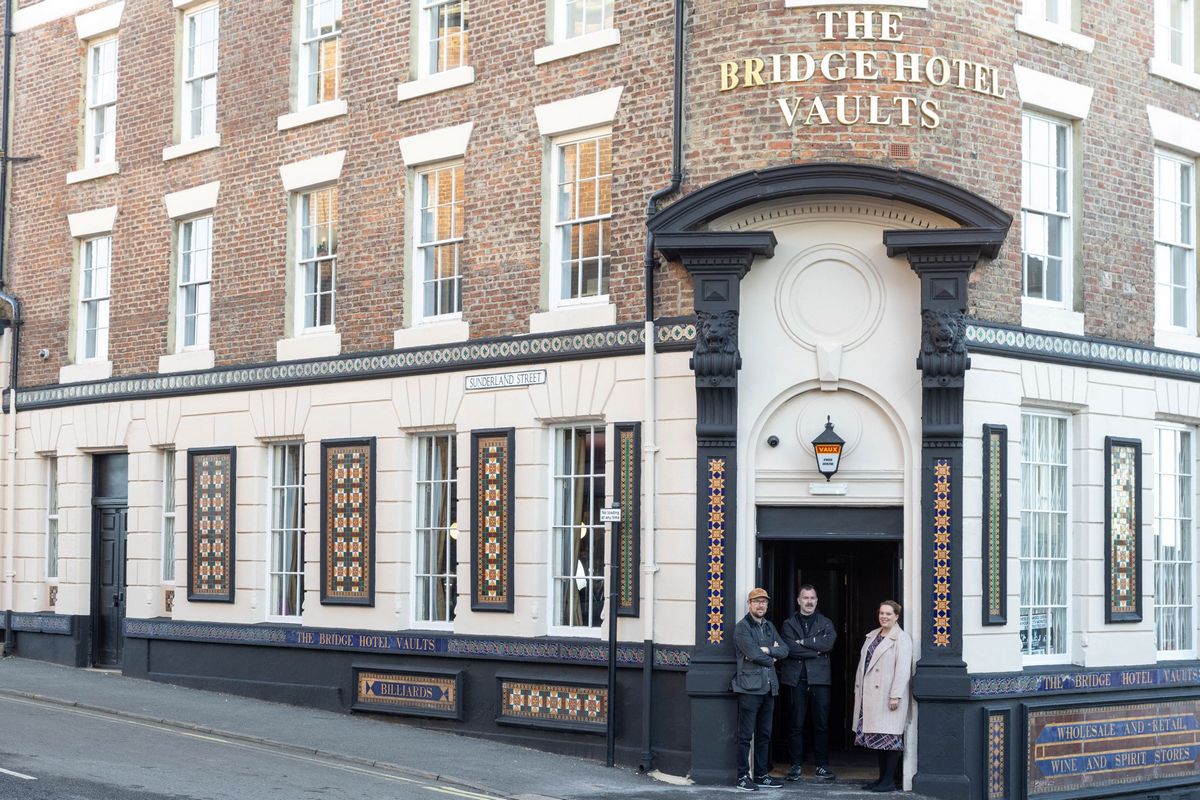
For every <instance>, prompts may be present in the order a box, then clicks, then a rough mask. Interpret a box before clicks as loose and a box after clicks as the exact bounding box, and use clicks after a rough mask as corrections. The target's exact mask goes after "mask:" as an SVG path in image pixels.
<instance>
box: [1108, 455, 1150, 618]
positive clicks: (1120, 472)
mask: <svg viewBox="0 0 1200 800" xmlns="http://www.w3.org/2000/svg"><path fill="white" fill-rule="evenodd" d="M1104 450H1105V464H1106V467H1105V481H1104V482H1105V487H1104V488H1105V492H1104V506H1105V512H1106V513H1105V515H1104V527H1105V539H1106V541H1105V549H1106V552H1105V557H1106V560H1107V561H1108V570H1107V573H1108V586H1107V590H1108V603H1107V604H1106V610H1107V617H1108V619H1107V621H1108V622H1138V621H1140V620H1141V618H1142V603H1141V581H1140V579H1139V578H1140V574H1141V569H1140V566H1139V565H1140V562H1141V557H1142V555H1141V548H1140V547H1139V546H1138V543H1139V541H1140V535H1139V532H1140V530H1141V519H1142V514H1141V500H1142V498H1141V484H1142V482H1141V460H1142V443H1141V442H1139V441H1137V440H1133V439H1115V438H1112V437H1108V438H1106V439H1105V440H1104Z"/></svg>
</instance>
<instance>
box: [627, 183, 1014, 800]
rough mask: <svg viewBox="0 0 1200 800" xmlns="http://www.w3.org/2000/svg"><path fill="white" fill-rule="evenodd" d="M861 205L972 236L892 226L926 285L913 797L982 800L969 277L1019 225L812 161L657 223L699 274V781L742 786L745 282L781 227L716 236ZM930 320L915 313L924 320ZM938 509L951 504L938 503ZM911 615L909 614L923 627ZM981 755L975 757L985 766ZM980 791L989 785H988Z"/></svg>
mask: <svg viewBox="0 0 1200 800" xmlns="http://www.w3.org/2000/svg"><path fill="white" fill-rule="evenodd" d="M831 194H837V195H859V196H866V197H872V198H880V199H885V200H891V201H896V202H903V203H908V204H912V205H916V206H920V207H922V208H925V209H928V210H930V211H933V212H935V213H938V214H940V215H942V216H944V217H947V218H949V219H951V220H953V221H954V222H956V223H957V224H958V225H960V226H961V227H958V228H941V229H930V230H918V231H887V232H885V233H884V237H883V238H884V244H885V245H886V247H887V253H888V255H889V256H897V255H904V256H906V257H907V258H908V261H909V264H910V265H911V267H912V269H913V271H914V272H916V273H917V275H918V276H919V278H920V280H921V295H920V296H921V308H920V309H919V310H920V313H921V316H922V334H921V341H920V342H917V343H914V344H916V345H917V346H918V347H919V350H918V352H919V355H918V358H917V368H918V369H920V370H921V373H922V394H923V398H922V454H921V478H920V486H921V507H922V511H921V528H920V532H919V535H920V537H921V548H922V551H921V552H922V576H921V598H922V602H921V604H920V605H921V607H920V609H918V614H919V617H915V618H916V619H918V620H919V621H917V622H914V623H912V625H920V626H921V639H922V642H923V647H922V656H921V660H920V662H919V663H918V665H917V676H916V679H915V681H914V684H913V686H914V694H915V696H916V698H917V699H918V700H919V701H921V713H920V715H919V723H918V724H919V738H920V740H921V741H937V742H938V743H939V744H938V747H937V748H936V749H929V748H927V749H926V750H923V751H922V752H921V754H920V758H919V766H918V770H919V771H918V774H917V775H916V777H915V779H914V784H915V786H914V788H916V789H917V790H918V791H921V792H923V793H926V794H930V795H933V796H938V797H945V798H965V797H972V796H974V795H973V794H972V791H971V785H972V783H973V782H972V781H971V780H970V777H969V776H970V775H971V774H974V773H976V772H978V769H979V765H977V764H974V763H973V761H972V763H968V760H969V759H971V758H972V756H971V755H970V754H972V753H975V752H977V748H972V747H970V746H968V745H969V744H970V743H971V742H972V741H977V740H978V735H979V731H978V730H977V728H978V727H979V720H978V719H976V718H975V716H972V715H970V714H969V713H968V709H969V705H968V703H969V699H970V682H969V679H968V676H967V670H966V664H965V663H964V662H963V660H962V607H961V602H960V592H961V590H960V587H961V576H962V548H961V539H962V531H961V526H962V506H961V502H960V499H961V496H962V442H963V427H962V419H963V381H964V374H965V372H966V370H967V369H968V368H969V366H970V360H969V358H968V357H967V348H966V339H965V312H966V308H967V278H968V276H969V274H970V272H971V270H972V269H974V267H975V265H976V263H977V262H978V261H979V259H980V258H993V257H995V256H996V254H997V253H998V252H999V250H1000V247H1001V245H1002V244H1003V243H1004V239H1005V236H1006V235H1007V233H1008V229H1009V226H1010V225H1011V223H1012V218H1011V217H1010V216H1009V215H1008V214H1006V213H1005V212H1003V211H1001V210H1000V209H999V208H997V207H996V206H994V205H992V204H991V203H989V202H987V201H986V200H984V199H982V198H980V197H978V196H977V195H974V194H972V193H970V192H967V191H965V190H963V189H961V188H959V187H957V186H954V185H952V184H950V183H947V182H945V181H942V180H939V179H937V178H932V177H929V176H925V175H921V174H918V173H915V172H908V171H903V170H893V169H886V168H882V167H876V166H869V165H855V164H823V163H821V164H805V165H793V166H787V167H779V168H776V169H770V170H763V171H760V172H751V173H744V174H741V175H737V176H734V177H731V178H728V179H726V180H723V181H720V182H718V183H715V184H712V185H710V186H708V187H705V188H703V189H701V190H699V191H696V192H694V193H692V194H690V195H688V196H687V197H685V198H683V199H682V200H680V201H679V202H677V203H675V204H674V205H672V206H671V207H669V208H667V209H665V210H664V211H662V212H660V213H659V214H657V215H656V216H655V217H654V218H653V219H652V220H651V223H650V228H651V231H652V233H653V234H654V236H655V241H656V245H657V248H658V250H659V251H660V252H661V253H662V254H663V255H664V256H666V257H667V258H669V259H671V260H672V261H677V262H679V263H681V264H682V265H683V266H684V267H685V268H686V269H687V270H688V272H689V273H690V274H691V275H692V279H693V282H694V295H695V309H696V315H697V322H698V325H697V337H696V349H695V354H694V357H693V359H692V368H693V370H694V371H695V376H696V377H695V380H696V438H697V452H696V469H697V476H696V478H697V480H696V491H697V509H696V510H697V515H696V519H697V525H696V537H697V538H696V553H697V563H696V598H697V599H696V608H697V613H696V632H695V636H696V646H695V651H694V654H693V657H692V662H691V666H690V668H689V671H688V676H687V691H688V695H689V697H690V698H691V704H692V772H691V776H692V778H693V779H694V780H696V781H698V782H701V783H727V782H732V781H733V779H734V776H735V772H736V770H735V765H734V753H733V751H732V748H731V747H730V746H729V742H730V741H732V738H733V733H734V730H735V726H736V703H735V702H734V699H733V695H732V693H731V692H730V691H729V682H730V679H731V678H732V676H733V673H734V668H735V657H734V650H733V642H732V629H733V625H734V624H735V623H736V621H737V619H738V617H739V616H740V614H739V611H740V609H741V603H740V598H738V597H737V596H736V593H735V592H734V591H733V589H734V587H733V575H734V572H733V570H732V568H731V567H732V565H733V564H735V563H736V561H735V558H736V556H737V530H738V519H737V497H736V484H737V382H738V370H739V369H740V368H741V356H740V351H739V344H738V315H739V313H740V294H739V289H738V284H739V282H740V281H741V279H742V278H743V277H744V276H745V274H746V273H747V272H748V271H749V270H750V268H751V266H752V264H753V261H754V259H755V258H756V257H759V256H765V257H767V258H770V257H771V256H772V255H773V254H774V249H775V244H776V239H775V236H774V234H773V233H771V232H770V231H759V232H752V233H748V232H722V231H712V230H708V229H707V228H708V225H709V224H710V223H711V222H713V221H714V220H716V219H718V218H720V217H723V216H725V215H728V214H731V213H733V212H736V211H738V210H739V209H743V208H746V207H748V206H751V205H755V204H759V203H764V202H769V201H778V200H787V199H793V200H802V199H805V198H808V197H812V196H817V195H831ZM915 311H917V309H914V312H915ZM935 501H938V502H935ZM912 618H913V617H910V619H912ZM976 760H977V759H976ZM975 785H978V783H977V782H975Z"/></svg>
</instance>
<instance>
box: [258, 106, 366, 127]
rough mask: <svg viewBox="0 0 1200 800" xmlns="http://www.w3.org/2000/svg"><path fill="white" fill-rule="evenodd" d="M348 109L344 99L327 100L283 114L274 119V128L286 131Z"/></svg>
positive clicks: (336, 114)
mask: <svg viewBox="0 0 1200 800" xmlns="http://www.w3.org/2000/svg"><path fill="white" fill-rule="evenodd" d="M349 110H350V109H349V106H347V105H346V101H345V100H329V101H327V102H324V103H317V104H316V105H315V106H309V107H308V108H302V109H300V110H299V111H293V112H292V113H291V114H284V115H283V116H281V117H280V118H279V119H278V120H277V121H276V128H277V129H278V130H281V131H287V130H291V129H292V128H299V127H300V126H301V125H311V124H312V123H314V122H320V121H321V120H325V119H333V118H334V117H340V116H343V115H345V114H346V112H348V111H349Z"/></svg>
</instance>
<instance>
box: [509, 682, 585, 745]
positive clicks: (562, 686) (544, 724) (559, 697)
mask: <svg viewBox="0 0 1200 800" xmlns="http://www.w3.org/2000/svg"><path fill="white" fill-rule="evenodd" d="M497 682H498V683H499V685H500V701H499V704H498V707H499V709H500V715H499V716H498V717H497V719H496V721H497V722H499V723H502V724H507V725H525V726H528V727H533V728H554V729H559V730H575V731H581V732H584V733H604V732H605V726H606V725H607V724H608V689H607V688H605V687H603V686H597V685H592V684H576V683H543V682H540V681H539V682H534V681H526V680H512V679H508V678H500V679H498V681H497Z"/></svg>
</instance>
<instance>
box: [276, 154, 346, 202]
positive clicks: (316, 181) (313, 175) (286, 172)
mask: <svg viewBox="0 0 1200 800" xmlns="http://www.w3.org/2000/svg"><path fill="white" fill-rule="evenodd" d="M345 160H346V151H345V150H338V151H337V152H336V153H327V154H326V155H323V156H317V157H316V158H309V159H306V160H304V161H297V162H295V163H294V164H284V165H283V166H282V167H280V168H279V178H280V180H282V181H283V188H284V189H286V190H287V191H289V192H296V191H299V190H301V189H307V188H309V187H310V186H320V185H321V184H322V183H333V182H334V181H336V180H337V179H338V178H340V177H341V176H342V164H343V162H345Z"/></svg>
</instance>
